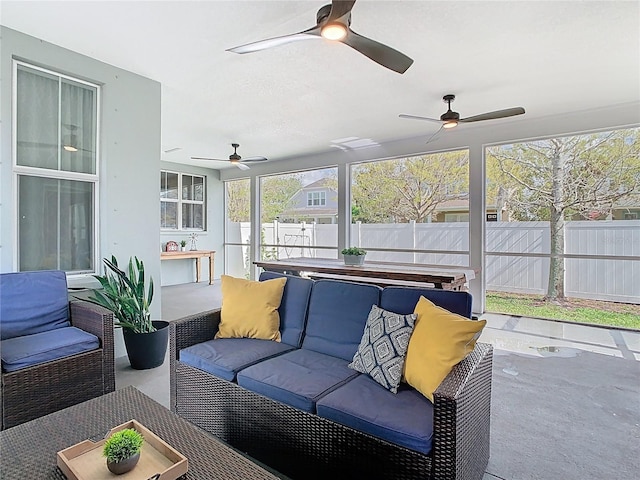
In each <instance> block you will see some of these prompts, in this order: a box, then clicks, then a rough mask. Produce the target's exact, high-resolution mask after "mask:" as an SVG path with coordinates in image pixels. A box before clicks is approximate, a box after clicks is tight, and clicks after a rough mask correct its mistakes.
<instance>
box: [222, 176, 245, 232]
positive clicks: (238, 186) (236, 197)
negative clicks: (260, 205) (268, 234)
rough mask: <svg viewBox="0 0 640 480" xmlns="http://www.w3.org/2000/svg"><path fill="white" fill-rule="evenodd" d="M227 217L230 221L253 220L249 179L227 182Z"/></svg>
mask: <svg viewBox="0 0 640 480" xmlns="http://www.w3.org/2000/svg"><path fill="white" fill-rule="evenodd" d="M225 185H226V189H227V219H228V221H229V222H249V221H251V183H250V182H249V179H248V178H247V179H243V180H231V181H229V182H226V184H225Z"/></svg>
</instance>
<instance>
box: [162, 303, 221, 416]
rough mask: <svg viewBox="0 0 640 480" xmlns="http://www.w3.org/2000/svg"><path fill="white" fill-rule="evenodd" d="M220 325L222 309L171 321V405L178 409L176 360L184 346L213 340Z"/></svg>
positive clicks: (172, 408) (172, 407)
mask: <svg viewBox="0 0 640 480" xmlns="http://www.w3.org/2000/svg"><path fill="white" fill-rule="evenodd" d="M219 325H220V309H219V308H218V309H216V310H210V311H208V312H202V313H198V314H196V315H190V316H188V317H184V318H180V319H178V320H175V321H172V322H170V323H169V383H170V391H169V406H170V408H171V410H172V411H174V412H175V409H176V393H177V392H176V362H177V361H178V355H179V354H180V350H182V349H183V348H187V347H190V346H191V345H196V344H198V343H202V342H206V341H207V340H213V337H214V336H215V334H216V332H217V331H218V326H219Z"/></svg>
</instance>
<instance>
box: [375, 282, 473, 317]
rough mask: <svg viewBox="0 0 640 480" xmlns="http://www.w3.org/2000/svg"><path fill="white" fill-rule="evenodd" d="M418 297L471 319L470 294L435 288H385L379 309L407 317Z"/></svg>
mask: <svg viewBox="0 0 640 480" xmlns="http://www.w3.org/2000/svg"><path fill="white" fill-rule="evenodd" d="M420 296H423V297H424V298H426V299H427V300H429V301H431V302H432V303H434V304H436V305H437V306H439V307H442V308H444V309H445V310H449V311H450V312H453V313H457V314H458V315H462V316H463V317H467V318H471V302H472V297H471V294H469V293H468V292H454V291H451V290H438V289H435V288H420V287H416V288H414V287H385V289H384V290H383V291H382V295H381V297H380V308H384V309H385V310H389V311H390V312H395V313H399V314H401V315H407V314H409V313H413V309H414V308H415V307H416V305H417V304H418V300H420Z"/></svg>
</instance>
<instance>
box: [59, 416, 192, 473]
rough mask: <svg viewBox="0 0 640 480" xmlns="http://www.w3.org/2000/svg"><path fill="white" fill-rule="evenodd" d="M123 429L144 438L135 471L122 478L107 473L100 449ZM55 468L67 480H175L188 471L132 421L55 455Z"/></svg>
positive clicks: (159, 441)
mask: <svg viewBox="0 0 640 480" xmlns="http://www.w3.org/2000/svg"><path fill="white" fill-rule="evenodd" d="M125 428H133V429H135V430H137V431H138V432H140V433H141V434H142V436H143V437H144V443H143V444H142V450H141V451H140V460H139V461H138V464H137V465H136V466H135V468H134V469H133V470H131V471H129V472H127V473H124V474H122V475H117V476H116V475H114V474H113V473H111V472H110V471H109V470H108V469H107V459H106V458H104V457H103V456H102V448H103V445H104V443H105V442H106V441H107V438H109V437H110V436H111V435H112V434H114V433H115V432H117V431H119V430H124V429H125ZM57 457H58V467H60V470H62V473H64V474H65V475H66V477H67V479H68V480H114V479H115V478H118V479H121V480H176V479H177V478H178V477H179V476H180V475H184V474H185V473H187V470H189V462H188V460H187V458H186V457H185V456H184V455H182V454H181V453H180V452H178V451H176V450H175V449H174V448H173V447H171V446H170V445H168V444H167V443H165V442H164V441H163V440H162V439H161V438H160V437H158V436H157V435H156V434H154V433H153V432H152V431H151V430H149V429H148V428H146V427H145V426H144V425H142V424H141V423H139V422H137V421H136V420H130V421H128V422H126V423H123V424H122V425H118V426H117V427H115V428H113V429H111V431H110V432H109V433H107V435H106V436H105V438H104V440H101V441H99V442H92V441H91V440H84V441H83V442H80V443H77V444H75V445H73V446H72V447H69V448H65V449H64V450H60V451H59V452H58V455H57Z"/></svg>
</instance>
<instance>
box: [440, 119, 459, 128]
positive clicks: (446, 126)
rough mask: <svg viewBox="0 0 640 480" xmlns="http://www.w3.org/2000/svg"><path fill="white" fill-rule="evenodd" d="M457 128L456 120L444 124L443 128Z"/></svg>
mask: <svg viewBox="0 0 640 480" xmlns="http://www.w3.org/2000/svg"><path fill="white" fill-rule="evenodd" d="M457 126H458V122H457V121H456V120H448V121H446V122H444V124H443V125H442V128H453V127H457Z"/></svg>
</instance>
